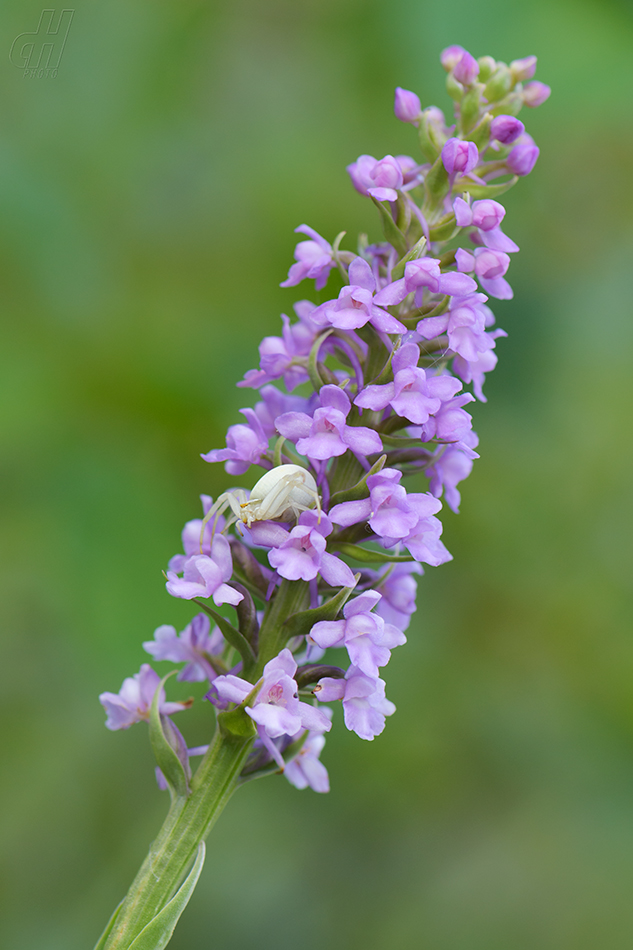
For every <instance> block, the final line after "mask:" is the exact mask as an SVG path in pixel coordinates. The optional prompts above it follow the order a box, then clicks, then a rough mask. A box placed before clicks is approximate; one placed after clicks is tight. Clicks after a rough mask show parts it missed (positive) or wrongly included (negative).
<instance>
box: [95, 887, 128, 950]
mask: <svg viewBox="0 0 633 950" xmlns="http://www.w3.org/2000/svg"><path fill="white" fill-rule="evenodd" d="M124 900H125V898H123V900H122V901H121V903H120V904H118V905H117V906H116V907H115V908H114V913H113V914H112V917H110V920H109V921H108V922H107V924H106V928H105V930H104V931H103V933H102V934H101V936H100V937H99V939H98V940H97V942H96V944H95V948H94V950H103V948H104V947H105V945H106V942H107V940H108V937H109V936H110V934H111V933H112V928H113V927H114V925H115V923H116V919H117V917H118V916H119V911H120V910H121V908H122V907H123V901H124Z"/></svg>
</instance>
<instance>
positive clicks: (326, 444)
mask: <svg viewBox="0 0 633 950" xmlns="http://www.w3.org/2000/svg"><path fill="white" fill-rule="evenodd" d="M319 395H320V400H321V406H320V407H319V408H318V409H315V411H314V415H313V416H312V418H311V417H310V416H309V415H307V413H305V412H286V413H284V414H283V415H281V416H279V418H278V419H277V430H278V432H279V433H280V434H281V435H283V436H284V437H285V438H286V439H291V440H292V441H293V442H295V444H296V446H297V451H298V452H301V454H302V455H307V456H308V458H311V459H317V460H325V459H331V458H335V457H336V456H338V455H344V454H345V452H346V451H347V450H348V449H351V451H352V452H354V453H356V454H358V455H362V456H365V455H372V454H374V453H376V452H380V451H382V442H381V440H380V437H379V435H378V434H377V433H376V432H374V431H373V429H368V428H367V427H366V426H348V425H347V416H348V415H349V412H350V409H351V408H352V404H351V402H350V400H349V396H347V394H346V393H344V392H343V390H342V389H340V388H339V387H338V386H333V385H328V386H323V387H322V388H321V390H320V393H319Z"/></svg>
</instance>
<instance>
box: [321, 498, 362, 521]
mask: <svg viewBox="0 0 633 950" xmlns="http://www.w3.org/2000/svg"><path fill="white" fill-rule="evenodd" d="M370 514H371V501H370V500H369V498H362V499H361V500H360V501H342V502H341V503H340V504H339V505H334V507H333V508H331V509H330V511H329V512H328V517H329V518H330V519H331V520H332V521H333V522H334V524H340V525H342V526H343V527H344V528H348V527H349V526H350V525H353V524H359V522H361V521H366V520H367V519H368V518H369V515H370Z"/></svg>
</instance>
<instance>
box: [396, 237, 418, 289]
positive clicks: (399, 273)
mask: <svg viewBox="0 0 633 950" xmlns="http://www.w3.org/2000/svg"><path fill="white" fill-rule="evenodd" d="M425 247H426V238H425V237H424V235H423V236H422V237H421V238H420V240H419V241H418V242H417V243H416V244H414V245H413V247H412V248H411V250H410V251H409V252H408V253H407V254H405V255H404V257H401V258H400V260H399V261H398V263H397V264H396V266H395V267H394V268H393V270H392V271H391V279H392V280H400V278H401V277H404V268H405V265H406V264H408V263H409V261H417V259H418V258H419V257H422V255H423V254H424V249H425Z"/></svg>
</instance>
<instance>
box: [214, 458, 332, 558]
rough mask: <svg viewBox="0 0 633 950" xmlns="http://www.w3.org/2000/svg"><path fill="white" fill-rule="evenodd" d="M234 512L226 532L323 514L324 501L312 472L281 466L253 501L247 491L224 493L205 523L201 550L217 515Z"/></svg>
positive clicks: (255, 488)
mask: <svg viewBox="0 0 633 950" xmlns="http://www.w3.org/2000/svg"><path fill="white" fill-rule="evenodd" d="M227 508H230V509H231V512H232V514H231V516H230V517H229V518H228V520H227V523H226V527H225V529H224V530H225V531H226V528H229V527H230V526H231V525H232V524H234V523H235V522H236V521H241V522H242V523H243V524H245V525H246V526H247V528H250V526H251V524H252V523H253V521H272V520H274V519H276V520H281V521H290V520H292V518H298V517H299V515H300V514H301V512H302V511H308V510H309V509H310V508H316V509H317V511H318V512H319V516H320V514H321V499H320V498H319V493H318V491H317V486H316V482H315V480H314V478H313V476H312V475H311V474H310V472H309V471H308V470H307V469H305V468H302V467H301V466H300V465H277V466H276V467H275V468H271V470H270V471H269V472H266V474H265V475H262V477H261V478H260V479H259V481H258V482H256V484H255V485H254V486H253V488H252V490H251V493H250V497H249V496H248V494H247V493H246V492H245V491H244V489H243V488H234V489H232V490H231V491H225V492H223V493H222V494H221V495H220V497H219V498H218V499H217V501H216V502H215V504H213V505H212V506H211V508H209V510H208V512H207V513H206V515H205V516H204V518H203V520H202V527H201V530H200V549H201V550H202V537H203V534H204V529H205V525H206V524H207V522H208V521H210V520H211V519H212V518H213V517H214V516H215V515H221V514H222V513H223V512H224V511H226V509H227Z"/></svg>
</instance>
